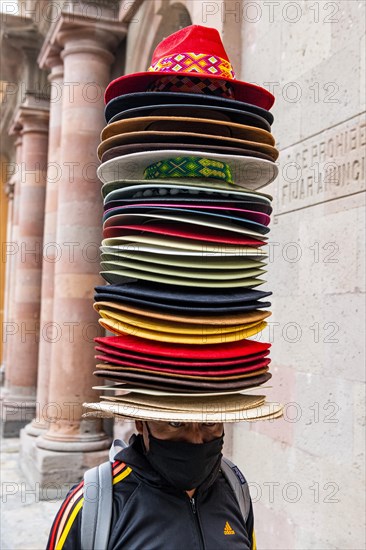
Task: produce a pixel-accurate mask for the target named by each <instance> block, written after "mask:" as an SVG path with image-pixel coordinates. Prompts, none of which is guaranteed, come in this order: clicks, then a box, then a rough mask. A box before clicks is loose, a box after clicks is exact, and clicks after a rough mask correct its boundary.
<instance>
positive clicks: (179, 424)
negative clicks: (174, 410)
mask: <svg viewBox="0 0 366 550" xmlns="http://www.w3.org/2000/svg"><path fill="white" fill-rule="evenodd" d="M169 426H171V427H172V428H181V427H182V426H184V422H169Z"/></svg>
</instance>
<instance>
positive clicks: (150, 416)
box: [83, 393, 283, 422]
mask: <svg viewBox="0 0 366 550" xmlns="http://www.w3.org/2000/svg"><path fill="white" fill-rule="evenodd" d="M106 401H107V400H103V401H102V402H100V403H84V405H83V406H84V407H85V408H86V409H90V410H92V411H94V412H95V413H97V415H98V416H116V417H121V418H125V419H130V420H131V419H135V420H137V419H139V420H160V421H165V422H175V421H177V422H245V421H254V420H269V419H271V418H277V417H279V416H281V415H282V410H283V407H282V405H281V404H279V403H271V402H266V401H265V397H264V396H262V395H260V396H256V395H242V394H234V395H222V396H216V397H215V396H207V397H204V398H203V397H199V398H197V397H193V396H192V397H180V398H179V400H177V399H176V398H174V397H163V396H150V395H147V394H145V395H144V396H142V397H137V396H135V395H134V394H131V393H129V394H128V395H127V396H118V397H116V398H114V402H109V401H108V402H106Z"/></svg>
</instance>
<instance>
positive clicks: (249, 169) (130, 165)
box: [97, 148, 278, 189]
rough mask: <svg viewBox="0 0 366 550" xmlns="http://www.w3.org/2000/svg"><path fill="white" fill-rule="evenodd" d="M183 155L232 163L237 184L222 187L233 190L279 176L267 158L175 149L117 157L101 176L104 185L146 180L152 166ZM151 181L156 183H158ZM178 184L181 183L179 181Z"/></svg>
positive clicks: (100, 171)
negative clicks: (234, 186) (146, 174)
mask: <svg viewBox="0 0 366 550" xmlns="http://www.w3.org/2000/svg"><path fill="white" fill-rule="evenodd" d="M182 156H183V157H194V158H205V159H212V160H213V161H219V162H222V163H225V164H228V165H229V167H230V170H231V173H232V178H233V184H230V183H229V184H228V183H225V182H221V184H222V185H224V186H226V187H227V188H229V189H230V186H231V185H238V186H241V187H245V188H247V189H259V188H261V187H263V186H265V185H267V184H269V183H271V182H272V181H274V180H275V179H276V177H277V175H278V166H277V165H276V164H274V163H273V162H271V161H268V160H265V159H260V158H255V157H246V156H239V155H219V154H216V153H209V152H206V151H196V150H193V151H192V150H180V149H174V148H172V149H168V150H165V151H143V152H140V153H131V154H129V155H123V156H122V157H116V158H113V159H111V160H108V161H107V162H104V163H103V164H101V165H100V166H99V167H98V169H97V175H98V178H99V179H100V180H101V182H102V183H109V182H110V181H116V180H123V181H131V180H144V173H145V170H146V168H147V167H148V166H149V165H151V164H154V163H156V162H159V161H162V160H166V159H170V158H174V157H182ZM160 179H163V178H160ZM167 179H169V178H167ZM181 179H182V180H184V181H187V180H188V181H189V180H190V178H189V177H188V176H187V177H183V178H181ZM148 181H151V182H152V183H155V180H148ZM178 181H179V180H178ZM145 182H147V180H145ZM176 183H178V182H177V181H176Z"/></svg>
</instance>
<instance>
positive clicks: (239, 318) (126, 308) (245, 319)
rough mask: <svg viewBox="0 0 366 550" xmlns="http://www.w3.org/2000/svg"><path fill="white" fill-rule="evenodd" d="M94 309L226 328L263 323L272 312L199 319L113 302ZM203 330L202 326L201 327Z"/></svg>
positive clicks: (100, 303)
mask: <svg viewBox="0 0 366 550" xmlns="http://www.w3.org/2000/svg"><path fill="white" fill-rule="evenodd" d="M93 307H94V309H95V310H96V311H100V310H101V309H105V310H107V311H117V312H126V313H132V314H135V315H139V316H142V317H147V318H148V319H161V320H163V321H172V322H174V323H187V324H192V325H199V326H201V325H210V326H213V327H216V329H217V327H218V326H219V327H224V326H227V325H229V326H230V325H240V324H245V323H253V322H258V321H263V320H264V319H266V318H267V317H269V316H270V315H271V312H270V311H252V312H248V313H244V314H242V315H232V314H231V315H230V314H228V315H220V316H215V317H207V316H204V315H200V316H197V317H186V316H179V315H172V314H169V313H166V312H165V313H164V312H162V311H155V310H151V309H148V308H147V309H145V308H142V309H141V308H140V309H139V308H137V307H133V306H131V305H129V304H123V305H121V304H118V303H114V302H111V301H108V302H107V301H100V302H95V303H94V304H93ZM201 330H202V326H201Z"/></svg>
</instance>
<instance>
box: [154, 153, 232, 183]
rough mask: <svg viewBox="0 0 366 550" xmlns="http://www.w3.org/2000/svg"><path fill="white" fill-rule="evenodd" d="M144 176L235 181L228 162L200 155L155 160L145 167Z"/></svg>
mask: <svg viewBox="0 0 366 550" xmlns="http://www.w3.org/2000/svg"><path fill="white" fill-rule="evenodd" d="M144 178H145V179H147V180H153V179H162V178H214V179H218V180H221V181H225V182H226V183H233V178H232V174H231V169H230V166H229V165H228V164H227V163H226V162H220V161H218V160H214V159H205V158H200V157H174V158H171V159H165V160H160V161H158V162H154V164H151V165H150V166H148V167H147V168H146V169H145V171H144Z"/></svg>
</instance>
